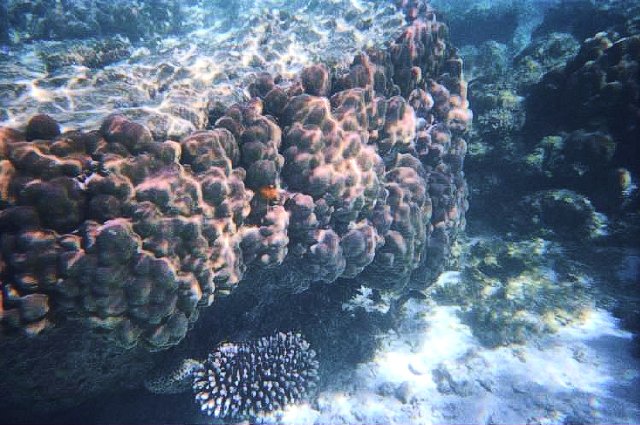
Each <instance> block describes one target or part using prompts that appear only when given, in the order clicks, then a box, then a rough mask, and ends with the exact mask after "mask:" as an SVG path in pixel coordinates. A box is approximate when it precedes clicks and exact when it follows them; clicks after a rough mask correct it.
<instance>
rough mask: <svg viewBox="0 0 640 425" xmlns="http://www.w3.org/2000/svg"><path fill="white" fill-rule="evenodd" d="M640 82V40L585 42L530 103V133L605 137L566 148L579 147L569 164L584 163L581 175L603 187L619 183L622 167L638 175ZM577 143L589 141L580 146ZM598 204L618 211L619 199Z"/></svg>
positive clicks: (608, 37)
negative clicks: (608, 182) (569, 133)
mask: <svg viewBox="0 0 640 425" xmlns="http://www.w3.org/2000/svg"><path fill="white" fill-rule="evenodd" d="M639 82H640V35H634V36H630V37H625V38H621V39H618V40H616V37H615V36H611V35H608V34H606V33H598V34H596V35H595V36H594V37H592V38H589V39H587V40H586V41H585V42H584V43H583V45H582V46H581V48H580V51H579V52H578V54H577V55H576V56H575V57H574V58H573V59H572V60H571V61H569V62H568V63H567V64H566V66H565V67H563V68H561V69H559V70H555V71H552V72H549V73H547V74H546V75H545V76H544V78H543V80H542V81H541V83H540V84H539V85H538V86H537V87H536V89H535V90H534V92H533V93H532V96H531V97H530V98H529V100H528V108H529V110H530V113H529V116H528V123H527V129H529V130H531V131H532V132H534V134H538V135H539V134H540V133H541V130H542V131H545V132H546V133H543V134H542V135H548V134H550V133H551V132H553V131H555V132H558V131H566V132H568V131H577V130H582V132H599V133H602V134H601V136H596V137H590V136H588V135H586V136H585V135H578V136H577V137H573V136H572V137H569V138H568V140H567V143H566V144H567V145H570V146H573V147H574V148H573V149H572V150H573V152H571V153H570V154H569V155H570V157H569V158H568V160H569V161H571V162H573V163H575V162H576V161H579V162H581V163H583V164H584V165H583V167H584V168H585V170H584V172H583V173H582V174H584V175H585V177H589V178H590V179H591V180H599V181H600V182H601V184H602V183H605V184H606V183H607V180H615V178H612V177H614V175H613V174H615V173H617V171H616V169H618V168H620V167H624V168H626V169H629V170H630V171H632V172H633V173H634V174H635V175H636V176H637V175H638V174H639V173H640V162H639V161H638V158H640V149H639V148H638V140H640V83H639ZM574 134H576V133H574ZM575 139H585V140H584V142H582V143H580V146H578V143H576V142H574V140H575ZM599 140H600V141H599ZM587 175H588V176H587ZM596 186H599V185H596ZM612 189H614V188H612ZM621 189H622V188H619V189H618V192H620V191H621ZM610 192H613V190H611V191H610ZM596 201H597V203H598V206H599V207H600V208H603V209H606V210H611V209H615V208H617V207H619V202H616V201H617V200H616V199H611V200H606V199H605V200H601V199H596ZM598 201H600V202H598Z"/></svg>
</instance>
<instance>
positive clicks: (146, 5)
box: [6, 0, 185, 40]
mask: <svg viewBox="0 0 640 425" xmlns="http://www.w3.org/2000/svg"><path fill="white" fill-rule="evenodd" d="M6 3H7V6H6V8H7V15H8V22H9V29H10V30H11V31H12V32H14V33H15V34H14V36H13V37H14V38H17V39H19V40H39V39H44V40H63V39H69V38H84V37H92V36H95V35H116V34H120V35H123V36H126V37H129V38H131V39H133V40H137V39H140V38H143V37H149V36H151V35H154V34H165V33H171V32H175V31H177V30H179V29H180V27H181V25H182V22H183V21H184V20H185V16H184V13H183V10H182V8H181V7H180V2H178V1H174V0H159V1H150V2H146V1H139V2H136V3H135V4H134V5H133V6H132V5H130V4H128V2H126V1H122V0H116V1H104V0H98V1H86V0H81V1H75V2H58V3H55V4H52V3H50V2H47V1H25V0H9V1H7V2H6Z"/></svg>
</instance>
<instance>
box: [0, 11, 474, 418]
mask: <svg viewBox="0 0 640 425" xmlns="http://www.w3.org/2000/svg"><path fill="white" fill-rule="evenodd" d="M399 3H400V6H401V7H402V8H403V10H404V11H405V12H406V16H407V22H408V24H407V27H406V28H405V29H404V30H403V32H402V33H401V35H399V37H398V38H397V39H396V40H395V41H394V42H392V43H390V45H389V46H387V47H386V48H384V49H374V48H371V49H368V50H366V51H365V52H362V53H360V54H358V55H357V56H356V57H355V58H354V60H353V62H352V63H351V65H350V66H348V67H344V68H340V67H336V68H334V69H330V68H328V67H327V66H325V65H323V64H316V65H311V66H308V67H307V68H305V69H304V70H302V72H301V73H300V75H299V78H297V79H295V80H293V81H285V80H283V79H281V78H279V77H277V76H275V77H274V76H272V75H269V74H260V75H257V76H256V78H255V81H254V83H253V84H251V86H250V87H249V92H250V93H251V95H252V98H251V100H249V101H247V102H245V103H242V104H237V105H234V106H231V107H230V108H228V109H227V110H226V112H225V113H224V114H223V115H221V116H219V118H218V119H217V120H216V121H215V123H211V127H209V128H208V129H203V130H201V131H197V132H195V133H193V134H191V135H189V136H187V137H185V138H183V139H182V140H180V141H174V140H164V141H163V140H154V138H153V136H152V134H151V132H150V131H149V130H148V129H147V128H146V127H144V126H143V125H140V124H138V123H136V122H133V121H130V120H129V119H127V118H126V117H125V116H124V115H121V114H117V113H116V114H113V115H111V116H109V117H107V118H106V119H105V120H104V122H103V123H102V125H101V127H100V129H98V130H94V131H68V132H65V133H62V134H61V133H60V128H59V125H58V123H57V122H56V121H55V120H53V119H52V118H51V117H49V116H46V115H37V116H34V117H33V118H32V119H31V120H30V121H29V123H28V125H27V126H26V129H25V130H24V131H20V130H16V129H11V128H2V129H0V176H1V177H0V193H1V195H2V198H1V202H0V208H1V211H0V232H1V236H0V242H1V244H0V285H1V287H2V292H1V293H0V297H1V298H0V299H1V303H0V317H1V319H2V320H1V323H2V325H1V326H2V334H1V335H0V340H4V341H6V340H8V339H11V338H17V337H20V335H24V334H28V335H30V336H31V339H35V340H36V341H37V339H38V338H40V337H41V336H42V335H46V334H47V333H48V332H47V331H48V329H51V328H55V327H63V326H69V323H70V322H73V323H78V322H80V323H82V324H83V325H86V326H85V327H86V330H85V331H84V332H100V333H102V334H106V335H108V337H109V339H110V340H111V341H112V342H113V344H117V345H118V346H121V347H134V346H143V347H146V348H147V349H148V350H151V351H157V350H164V349H167V348H169V347H172V346H175V345H176V344H178V343H179V342H180V341H181V340H182V339H183V338H184V337H185V335H186V334H187V332H188V330H189V329H190V327H191V325H192V324H193V323H194V322H195V321H196V320H197V319H198V316H199V314H206V307H208V306H212V305H213V307H211V308H215V303H216V298H217V297H218V296H220V295H226V294H229V293H231V292H232V291H233V289H234V288H235V287H237V286H238V285H251V284H252V282H249V281H246V280H247V279H243V277H245V276H246V275H247V273H249V272H250V271H256V270H258V271H259V270H269V271H270V273H271V275H270V276H276V277H277V279H276V280H277V281H278V286H279V288H280V289H282V288H283V287H284V288H285V290H288V291H290V292H291V293H293V292H301V291H304V290H305V289H307V288H308V287H309V286H310V285H312V284H313V283H314V282H325V283H331V282H335V281H336V280H337V279H338V278H357V279H360V280H361V281H362V282H363V284H367V285H369V286H372V287H376V288H378V289H380V290H382V291H389V292H393V293H399V291H400V290H402V289H403V288H406V287H416V286H418V287H421V286H422V287H423V286H425V285H426V284H427V282H428V279H429V278H430V276H433V274H435V273H437V272H438V270H440V269H441V268H442V266H443V265H444V264H445V261H446V259H447V258H448V255H449V250H450V246H451V243H452V241H453V240H454V239H455V236H456V233H457V232H458V231H459V230H460V229H461V228H462V227H463V226H464V213H465V210H466V208H467V205H466V202H467V201H466V194H467V189H466V185H465V181H464V175H463V170H462V168H463V160H464V156H465V152H466V143H465V140H464V136H465V133H466V132H467V130H468V127H469V125H470V121H471V111H470V109H469V108H468V103H467V99H466V86H465V83H464V81H463V78H462V62H461V60H460V59H459V57H458V56H457V54H456V52H455V49H453V48H452V47H450V46H449V45H448V43H447V37H448V33H447V28H446V26H445V25H444V24H442V23H441V22H439V21H438V20H437V19H436V14H435V12H434V11H433V10H432V9H431V8H430V7H428V6H427V5H424V4H414V3H412V2H407V1H404V2H402V1H401V2H399ZM245 281H246V282H245ZM74 326H75V325H74ZM237 408H238V409H240V407H237ZM213 409H214V410H215V407H214V408H213ZM209 410H211V409H209Z"/></svg>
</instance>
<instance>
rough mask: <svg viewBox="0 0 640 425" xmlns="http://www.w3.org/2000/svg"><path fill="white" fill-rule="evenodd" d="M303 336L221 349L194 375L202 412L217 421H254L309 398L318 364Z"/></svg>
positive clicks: (277, 337)
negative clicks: (222, 419)
mask: <svg viewBox="0 0 640 425" xmlns="http://www.w3.org/2000/svg"><path fill="white" fill-rule="evenodd" d="M315 357H316V353H315V351H313V350H312V349H311V348H310V347H309V343H308V342H306V341H305V340H304V338H302V336H301V335H299V334H293V333H291V332H288V333H282V332H279V333H276V334H275V335H272V336H270V337H265V338H260V339H258V340H257V341H249V342H243V343H237V344H236V343H226V344H223V345H221V346H219V347H218V348H217V349H216V350H215V351H214V352H213V353H211V354H210V355H209V357H208V359H207V360H206V361H205V362H204V363H203V364H202V365H201V367H200V368H199V369H198V370H196V371H195V372H194V373H193V391H194V393H195V400H196V403H197V404H198V405H200V408H201V410H202V411H203V412H204V413H206V414H207V415H210V416H213V417H215V418H229V419H238V418H247V417H248V418H250V417H255V415H256V414H258V413H265V412H272V411H274V410H279V409H282V408H283V407H285V406H287V405H289V404H294V403H296V402H299V401H302V400H304V399H306V398H307V397H308V396H309V394H310V393H311V392H312V391H313V390H314V389H315V386H316V383H317V380H318V361H317V360H316V358H315Z"/></svg>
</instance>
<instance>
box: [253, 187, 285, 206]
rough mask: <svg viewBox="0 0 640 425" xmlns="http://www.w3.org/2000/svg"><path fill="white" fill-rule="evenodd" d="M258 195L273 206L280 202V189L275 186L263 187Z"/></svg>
mask: <svg viewBox="0 0 640 425" xmlns="http://www.w3.org/2000/svg"><path fill="white" fill-rule="evenodd" d="M258 194H259V195H260V197H261V198H262V199H264V200H265V201H268V202H269V203H271V204H275V203H278V201H280V189H278V188H277V187H276V186H274V185H268V186H262V187H261V188H259V189H258Z"/></svg>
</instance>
